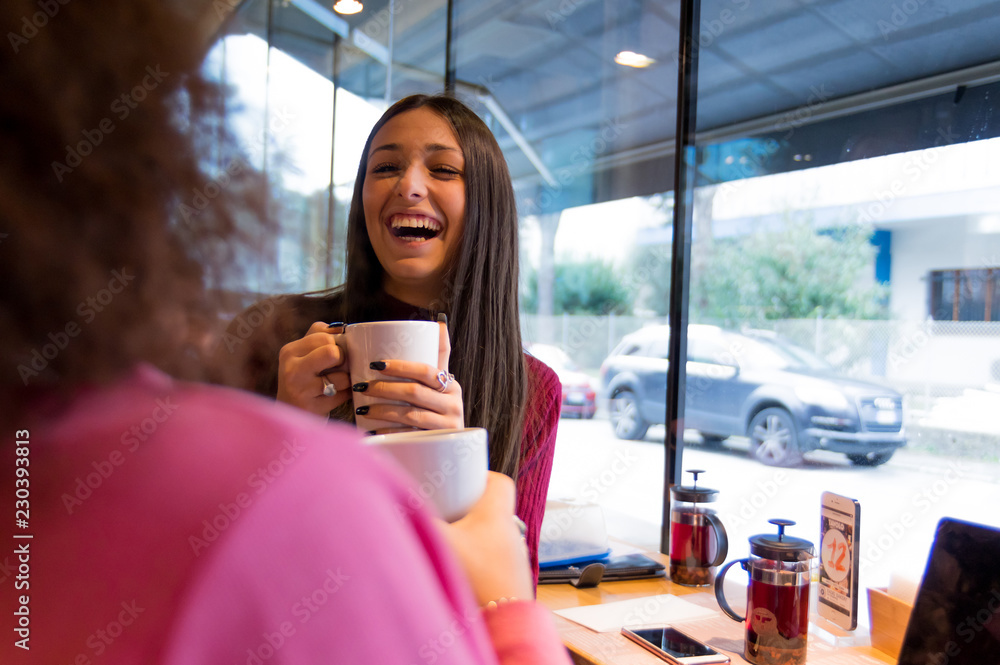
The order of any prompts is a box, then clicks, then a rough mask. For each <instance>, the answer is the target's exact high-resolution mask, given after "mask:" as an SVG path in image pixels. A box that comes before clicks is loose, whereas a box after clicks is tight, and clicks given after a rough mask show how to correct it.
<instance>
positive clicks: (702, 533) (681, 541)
mask: <svg viewBox="0 0 1000 665" xmlns="http://www.w3.org/2000/svg"><path fill="white" fill-rule="evenodd" d="M688 473H690V474H692V475H693V476H694V483H693V484H692V486H691V487H684V486H683V485H682V486H680V487H677V486H674V487H671V488H670V542H669V551H670V580H671V581H672V582H675V583H676V584H682V585H684V586H709V585H711V584H712V581H713V580H714V579H715V570H716V568H717V567H718V566H720V565H722V562H723V561H725V560H726V555H727V554H728V553H729V537H728V536H727V535H726V528H725V527H724V526H723V525H722V521H721V520H719V518H718V516H717V515H716V514H715V511H714V510H712V509H711V508H709V507H708V505H707V504H709V503H712V502H714V501H715V500H716V499H717V498H718V497H719V492H718V490H713V489H708V488H707V487H698V474H700V473H705V472H704V471H702V470H701V469H691V470H690V471H688Z"/></svg>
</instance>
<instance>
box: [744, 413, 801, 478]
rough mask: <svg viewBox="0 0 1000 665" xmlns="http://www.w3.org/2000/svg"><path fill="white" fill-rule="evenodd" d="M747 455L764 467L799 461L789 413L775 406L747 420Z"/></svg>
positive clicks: (797, 441) (797, 463) (792, 463)
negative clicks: (748, 438) (748, 445)
mask: <svg viewBox="0 0 1000 665" xmlns="http://www.w3.org/2000/svg"><path fill="white" fill-rule="evenodd" d="M748 436H749V437H750V456H751V457H753V458H754V459H755V460H757V461H758V462H761V463H763V464H767V465H768V466H798V465H799V464H801V463H802V451H801V450H799V440H798V434H797V432H796V431H795V422H794V421H793V420H792V415H791V414H790V413H788V411H785V410H784V409H782V408H779V407H771V408H768V409H764V410H763V411H761V412H760V413H758V414H757V415H756V416H754V418H753V420H752V421H751V422H750V431H749V433H748Z"/></svg>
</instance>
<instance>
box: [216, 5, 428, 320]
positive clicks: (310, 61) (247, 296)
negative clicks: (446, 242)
mask: <svg viewBox="0 0 1000 665" xmlns="http://www.w3.org/2000/svg"><path fill="white" fill-rule="evenodd" d="M366 5H367V8H366V9H365V11H363V12H361V13H360V14H356V15H353V16H340V15H338V14H335V13H334V12H332V11H330V10H329V9H328V8H326V7H325V6H322V5H320V4H319V3H316V2H313V1H312V0H296V1H295V2H278V1H276V0H270V1H268V0H252V1H251V2H247V3H244V4H243V5H241V7H240V10H239V12H238V14H237V15H236V17H235V18H234V20H233V21H232V22H230V23H229V24H228V25H227V34H226V35H224V36H222V38H221V39H220V40H219V43H218V44H217V45H216V47H215V49H214V51H213V54H212V55H211V56H210V57H209V59H208V63H210V64H209V65H208V66H210V67H213V68H215V69H216V70H218V71H219V72H220V74H219V76H220V78H223V79H224V80H225V81H226V82H227V83H228V84H229V85H230V86H231V87H232V89H233V103H234V108H233V112H232V114H231V117H232V125H233V129H234V131H235V132H236V133H237V135H238V136H239V137H241V138H242V142H243V144H244V146H245V147H246V149H247V152H248V154H249V156H250V159H251V161H252V163H253V165H254V166H255V167H257V168H259V169H262V170H263V171H265V172H266V173H267V176H268V180H269V183H270V185H271V189H270V196H271V199H272V201H273V205H274V206H275V210H276V211H277V215H278V219H279V220H280V224H281V230H280V232H279V233H278V234H277V236H276V237H275V238H274V239H273V247H271V249H270V255H269V260H265V261H263V262H261V263H260V264H258V265H256V266H255V271H256V279H255V280H252V282H251V283H250V284H241V285H238V286H236V287H234V289H236V290H239V291H241V292H243V293H242V300H243V301H245V303H249V302H251V301H254V300H256V299H257V298H258V297H259V296H260V295H261V294H270V293H293V292H305V291H314V290H321V289H325V288H329V287H332V286H336V285H338V284H340V283H341V282H342V280H343V276H344V257H345V252H346V246H345V242H346V235H347V233H346V228H347V213H348V209H349V207H350V201H351V196H352V194H353V189H354V180H355V177H356V175H357V167H358V162H359V160H360V157H361V151H362V149H363V146H364V141H365V138H366V137H367V135H368V132H369V131H370V129H371V127H372V126H373V125H374V124H375V121H376V120H377V119H378V117H379V116H380V115H381V114H382V112H383V111H384V110H385V108H387V106H388V105H389V104H390V103H391V102H392V101H395V99H398V98H399V97H400V96H402V95H403V94H409V93H410V92H414V91H417V90H418V89H419V90H422V91H423V90H440V88H441V87H442V85H443V80H444V78H443V72H444V65H443V62H444V55H443V54H444V40H443V37H442V36H443V33H444V27H443V26H444V23H445V15H444V9H443V8H444V2H443V1H437V2H427V3H402V2H388V3H384V4H380V3H366ZM268 21H270V24H269V23H268ZM404 36H405V39H403V37H404ZM438 37H441V39H438ZM268 39H270V43H268ZM401 42H405V44H407V45H409V44H413V45H414V47H415V46H416V45H417V44H420V45H421V46H420V48H421V49H422V50H420V51H419V53H416V52H413V53H411V52H410V50H408V48H409V47H408V46H402V47H400V49H398V50H397V49H396V47H397V46H400V43H401ZM428 44H431V45H433V46H428ZM407 54H409V55H407ZM397 56H399V57H404V58H407V60H406V61H404V62H400V61H398V60H393V58H394V57H397ZM397 66H398V68H399V69H400V70H401V72H402V73H396V68H397ZM394 73H396V78H395V79H393V76H394ZM414 82H418V83H414Z"/></svg>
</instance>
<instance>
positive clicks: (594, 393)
mask: <svg viewBox="0 0 1000 665" xmlns="http://www.w3.org/2000/svg"><path fill="white" fill-rule="evenodd" d="M364 4H365V8H366V9H365V11H364V12H362V13H361V14H359V15H357V16H355V17H353V18H350V19H343V18H339V17H335V16H333V14H332V13H331V12H330V11H329V10H327V9H325V8H324V7H323V6H321V5H320V4H319V3H316V2H312V1H311V0H288V1H287V2H277V1H268V0H250V1H249V2H247V3H244V7H243V8H242V9H241V10H240V21H239V22H237V23H235V24H234V25H233V26H232V27H231V29H230V32H231V36H230V37H228V38H227V39H225V40H224V41H223V42H222V44H221V46H220V49H222V51H223V52H222V53H221V54H220V56H219V57H220V60H222V61H224V65H225V68H224V69H225V71H226V72H228V74H227V76H230V77H231V79H230V80H231V82H232V83H233V84H234V85H235V86H236V87H237V88H239V90H240V92H241V94H244V96H245V100H246V104H245V110H244V114H245V116H246V117H247V118H248V120H247V123H248V125H247V127H248V130H249V131H250V132H251V133H258V134H260V135H263V136H265V137H266V140H265V141H264V142H263V143H262V144H261V145H262V148H261V151H260V153H261V154H260V159H261V160H266V161H265V162H264V164H265V167H266V168H267V170H268V172H269V174H270V175H271V182H272V185H273V187H274V188H275V199H276V201H278V202H279V203H280V205H281V206H282V210H284V211H287V215H285V218H284V219H285V232H284V235H283V236H282V238H280V239H278V240H277V241H276V245H275V249H274V263H273V265H271V266H262V268H261V275H262V277H261V282H260V284H258V285H254V286H253V287H252V290H257V291H274V290H299V291H301V290H305V289H308V288H318V287H322V286H328V285H333V284H336V283H338V282H339V280H340V276H341V270H342V264H341V263H340V262H341V261H342V257H343V245H342V243H343V224H344V219H345V216H346V205H347V201H348V200H349V197H350V187H351V185H352V183H353V178H354V169H355V167H356V164H357V158H358V151H359V150H360V145H359V141H363V139H364V136H365V135H366V134H367V132H368V129H369V127H370V126H371V123H372V122H374V119H375V118H376V117H377V116H378V114H379V113H380V112H381V110H382V109H384V108H385V106H386V105H387V104H389V103H391V102H392V101H394V100H396V99H398V98H400V97H402V96H404V95H406V94H409V93H411V92H418V91H419V92H428V91H440V90H442V89H444V88H445V87H446V86H448V87H450V88H451V89H453V90H454V92H455V93H456V94H457V95H459V96H460V97H462V98H463V99H464V100H466V101H467V102H469V103H470V104H471V105H472V106H474V107H475V108H476V109H477V110H478V112H479V113H480V114H481V115H482V117H483V118H484V120H486V122H487V123H488V124H489V126H490V127H491V128H492V129H493V131H494V133H495V135H496V136H497V139H498V140H499V142H500V144H501V146H502V147H503V149H504V151H505V154H506V156H507V161H508V164H509V166H510V170H511V173H512V175H513V178H514V185H515V191H516V193H517V195H518V199H519V211H520V214H521V234H522V257H521V272H522V276H523V292H522V307H523V322H524V337H525V341H526V343H527V344H528V345H529V348H531V347H534V348H535V351H536V353H538V354H539V356H544V357H545V358H546V359H548V362H551V363H552V364H553V365H556V366H557V371H559V372H560V375H561V377H562V380H563V384H564V388H565V391H564V392H565V394H564V413H565V416H566V417H565V418H564V419H563V420H562V422H561V425H560V435H559V441H558V445H557V451H556V463H555V468H554V470H553V477H552V486H551V492H550V498H575V499H578V500H582V501H589V502H594V503H598V504H600V505H601V506H602V507H603V509H604V511H605V515H606V517H607V524H608V530H609V532H610V533H611V534H612V535H615V536H619V537H622V538H625V539H627V540H630V541H632V542H635V543H637V544H640V545H645V546H647V547H653V548H656V547H659V546H660V544H661V525H662V524H661V523H662V515H663V509H664V500H663V499H664V482H665V480H666V481H668V482H670V481H675V480H676V476H678V475H680V474H679V473H675V474H673V475H671V477H669V478H666V479H665V473H664V467H665V459H667V456H666V450H667V446H666V443H673V444H675V445H676V448H677V451H678V455H679V461H680V463H681V469H679V470H686V469H693V468H701V469H706V470H707V472H706V474H705V475H704V477H703V478H702V479H701V480H700V483H704V484H705V485H706V486H709V487H715V488H717V489H719V490H720V500H719V502H718V509H719V512H720V514H721V515H722V517H723V519H724V521H725V523H726V525H727V527H728V528H729V531H730V542H731V548H732V549H731V552H732V553H733V555H736V554H745V553H746V547H747V546H746V538H747V537H748V536H750V535H753V534H756V533H761V532H764V531H767V530H768V529H769V526H768V524H767V519H769V518H772V517H786V518H791V519H794V520H796V521H797V522H798V525H797V526H796V527H793V528H792V530H791V532H793V533H795V535H799V536H801V537H805V538H809V539H812V540H816V539H817V538H818V531H819V495H820V493H821V492H822V491H824V490H830V491H834V492H837V493H840V494H844V495H847V496H849V497H852V498H856V499H858V500H859V501H860V502H861V506H862V530H861V533H860V538H861V547H862V557H863V570H862V584H863V585H866V586H876V585H882V584H885V582H886V581H887V578H888V575H889V573H890V572H891V571H894V570H900V569H909V570H911V571H912V570H914V569H916V568H919V566H920V565H921V564H922V562H923V560H924V558H925V557H926V554H927V551H928V547H929V543H930V539H931V537H932V534H933V528H934V524H935V522H936V521H937V519H938V518H940V517H941V516H944V515H950V516H955V517H959V518H964V519H969V520H973V521H980V522H985V523H989V524H995V525H1000V517H998V514H997V513H996V510H995V506H996V505H998V503H1000V488H998V482H1000V465H998V459H997V450H998V449H1000V446H998V444H1000V426H998V425H997V419H996V418H995V415H994V414H995V413H997V412H998V410H1000V343H998V341H1000V327H998V326H1000V322H998V321H1000V319H998V317H1000V283H998V279H1000V268H998V267H997V266H1000V262H998V257H1000V223H998V220H1000V204H998V201H1000V124H998V122H997V118H998V117H1000V116H998V112H997V100H998V99H1000V59H998V55H997V48H996V39H995V35H996V34H1000V2H998V1H997V0H968V1H966V2H961V3H912V7H910V5H907V4H905V3H903V4H899V3H893V2H889V1H888V0H886V1H884V2H883V1H878V2H852V1H848V0H818V1H815V2H809V3H764V2H749V1H747V0H705V1H704V2H700V3H692V4H691V5H690V6H691V7H696V8H698V9H699V10H700V21H699V22H698V24H697V25H696V26H695V27H694V30H693V31H692V34H691V36H690V37H689V38H688V40H687V41H688V43H693V44H695V45H696V46H697V60H696V64H697V66H696V70H695V74H696V80H695V83H696V85H695V86H694V90H693V93H694V96H693V97H692V98H690V99H689V100H687V102H686V103H682V104H681V105H680V108H681V111H682V112H687V113H689V114H691V116H690V119H691V120H693V121H694V128H695V135H694V142H693V144H691V145H688V146H687V147H686V150H685V152H683V156H684V159H683V160H680V162H679V163H680V164H681V167H682V169H683V171H682V173H683V174H687V180H688V189H687V190H686V191H681V192H678V193H675V192H674V191H673V188H674V181H675V166H674V164H675V146H676V140H675V137H674V133H675V129H676V126H677V117H678V115H677V114H678V107H679V102H678V64H679V56H678V53H679V45H680V44H681V40H680V37H679V35H680V34H681V31H682V26H681V2H680V0H628V1H622V0H596V1H591V2H579V1H572V2H570V1H567V0H542V1H537V0H530V1H529V0H515V1H513V2H511V1H509V0H508V1H504V2H500V1H499V0H453V1H452V2H450V3H446V2H444V0H441V1H435V2H423V1H421V2H417V1H416V0H383V1H375V0H372V2H365V3H364ZM900 8H902V9H900ZM907 8H911V9H913V11H909V10H908V9H907ZM449 11H450V16H449ZM331 17H333V18H332V19H331ZM449 25H450V26H451V30H450V32H449V30H448V26H449ZM244 42H245V43H244ZM244 48H245V49H246V50H243V49H244ZM238 64H240V65H242V64H245V65H246V66H245V67H244V66H237V65H238ZM283 109H284V110H285V111H287V112H288V113H287V114H286V115H285V116H283V117H289V118H293V120H292V121H290V122H289V123H288V125H287V127H284V126H282V127H275V126H274V123H275V122H276V118H277V117H278V116H279V113H280V112H282V110H283ZM682 117H683V116H682ZM319 156H321V157H322V159H319ZM313 157H316V161H313ZM675 238H681V239H683V240H684V241H685V242H684V244H683V245H682V246H678V247H674V239H675ZM268 271H270V272H268ZM674 276H680V277H681V279H679V280H675V279H673V277H674ZM672 302H673V303H674V305H675V307H674V309H671V303H672ZM668 313H671V314H672V315H671V316H668ZM678 313H681V314H680V315H678ZM677 340H683V344H681V346H682V347H683V348H686V353H687V357H686V358H684V363H683V366H681V365H679V364H675V365H674V366H673V367H671V362H672V360H674V359H673V358H670V349H671V348H675V347H674V344H671V342H672V341H673V342H675V343H677ZM553 347H555V348H553ZM668 371H675V372H678V373H679V374H683V376H682V377H681V378H682V383H681V385H682V386H683V390H682V391H668V390H667V381H666V376H667V373H668ZM668 404H674V405H676V407H677V411H679V412H681V413H683V417H684V420H683V421H682V422H678V423H673V424H671V426H669V427H668V426H667V424H666V422H665V421H666V417H665V414H666V413H667V405H668ZM674 425H676V427H675V426H674Z"/></svg>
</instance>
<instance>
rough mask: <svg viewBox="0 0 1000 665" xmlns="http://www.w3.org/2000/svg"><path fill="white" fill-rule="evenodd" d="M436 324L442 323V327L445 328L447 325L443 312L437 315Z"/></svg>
mask: <svg viewBox="0 0 1000 665" xmlns="http://www.w3.org/2000/svg"><path fill="white" fill-rule="evenodd" d="M438 323H443V324H444V325H446V326H447V325H448V315H447V314H445V313H444V312H441V313H440V314H438Z"/></svg>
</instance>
